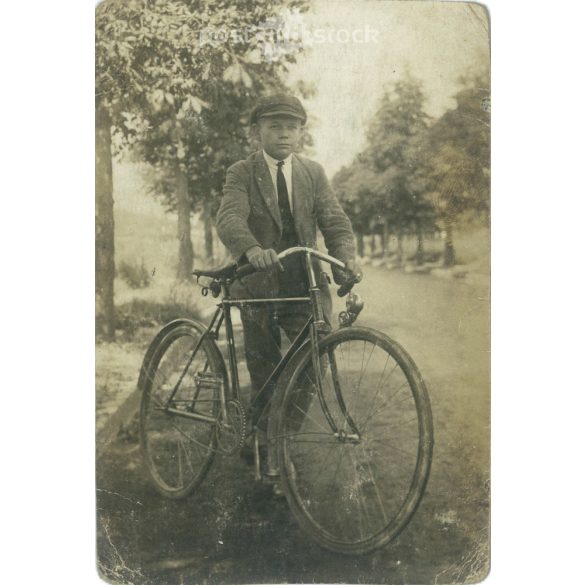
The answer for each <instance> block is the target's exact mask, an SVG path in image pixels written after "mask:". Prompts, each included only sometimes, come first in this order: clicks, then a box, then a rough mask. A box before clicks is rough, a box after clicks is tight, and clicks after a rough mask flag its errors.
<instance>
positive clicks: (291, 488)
mask: <svg viewBox="0 0 585 585" xmlns="http://www.w3.org/2000/svg"><path fill="white" fill-rule="evenodd" d="M319 362H320V371H321V383H322V387H323V399H321V398H319V397H318V393H317V386H316V376H315V371H314V369H313V358H312V352H311V351H307V352H306V353H305V355H304V357H303V359H302V360H301V361H300V363H299V365H298V366H297V368H296V370H295V372H294V374H293V375H292V378H291V380H290V383H289V385H288V387H287V389H286V392H285V395H284V398H283V402H282V407H281V409H280V412H279V420H278V430H277V438H278V458H279V466H280V473H281V478H282V484H283V488H284V492H285V495H286V497H287V499H288V502H289V505H290V507H291V510H292V512H293V514H294V516H295V518H296V519H297V521H298V522H299V523H300V525H301V527H302V528H303V529H304V530H306V531H307V532H308V533H309V534H310V535H311V536H312V537H313V538H315V539H316V540H317V541H318V542H319V543H320V544H321V545H323V546H324V547H326V548H328V549H331V550H334V551H337V552H342V553H348V554H362V553H367V552H370V551H372V550H374V549H376V548H379V547H381V546H384V545H385V544H387V543H388V542H389V541H390V540H392V539H393V538H394V537H395V536H396V535H397V534H398V533H399V532H400V531H401V530H402V529H403V528H404V526H405V525H406V524H407V523H408V521H409V520H410V518H411V517H412V515H413V514H414V512H415V510H416V508H417V506H418V504H419V502H420V499H421V497H422V495H423V493H424V489H425V485H426V482H427V479H428V475H429V471H430V466H431V458H432V445H433V436H432V417H431V408H430V403H429V398H428V394H427V391H426V388H425V385H424V382H423V379H422V377H421V375H420V373H419V371H418V369H417V367H416V365H415V364H414V362H413V361H412V359H411V358H410V357H409V356H408V354H407V353H406V352H405V351H404V349H403V348H402V347H401V346H400V345H398V344H397V343H396V342H394V341H392V340H391V339H389V338H388V337H386V336H385V335H383V334H382V333H380V332H377V331H374V330H372V329H367V328H363V327H355V328H346V329H341V330H339V331H336V332H334V333H332V334H331V335H329V336H327V337H325V338H324V339H322V340H321V341H320V342H319ZM334 429H336V432H334Z"/></svg>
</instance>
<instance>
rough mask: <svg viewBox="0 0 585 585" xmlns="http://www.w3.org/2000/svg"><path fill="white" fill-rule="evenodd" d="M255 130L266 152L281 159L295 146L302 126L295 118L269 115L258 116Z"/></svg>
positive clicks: (299, 137)
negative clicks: (264, 116) (265, 116)
mask: <svg viewBox="0 0 585 585" xmlns="http://www.w3.org/2000/svg"><path fill="white" fill-rule="evenodd" d="M257 132H258V138H259V139H260V143H261V144H262V148H263V149H264V150H265V151H266V153H267V154H269V155H270V156H271V157H273V158H276V159H278V160H282V159H284V158H286V157H287V156H288V155H289V154H290V153H291V152H293V151H294V150H295V149H296V148H297V146H298V144H299V140H300V139H301V134H302V132H303V128H302V126H301V121H300V120H299V119H297V118H292V117H290V116H270V117H267V118H260V120H259V122H258V126H257Z"/></svg>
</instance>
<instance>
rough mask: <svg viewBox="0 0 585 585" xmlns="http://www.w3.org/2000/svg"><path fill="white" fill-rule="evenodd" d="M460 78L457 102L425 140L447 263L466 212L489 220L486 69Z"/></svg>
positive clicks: (453, 259)
mask: <svg viewBox="0 0 585 585" xmlns="http://www.w3.org/2000/svg"><path fill="white" fill-rule="evenodd" d="M460 81H461V83H462V85H463V87H462V89H461V90H460V91H459V92H458V93H457V94H456V95H455V100H456V103H457V105H456V107H455V108H454V109H452V110H449V111H447V112H445V114H443V116H441V118H440V119H439V120H437V122H436V123H435V124H433V126H432V128H431V132H430V141H429V144H430V146H429V165H428V168H427V173H428V176H429V180H430V189H429V197H428V200H429V201H430V202H431V203H432V205H433V207H434V210H435V213H436V215H437V218H438V220H439V222H440V224H441V227H442V228H443V229H444V231H445V236H446V237H445V254H444V264H445V266H453V265H454V264H455V263H456V255H455V246H454V242H453V231H454V228H455V226H456V225H457V224H458V223H460V222H461V221H463V218H464V217H465V216H466V214H469V213H471V214H472V215H474V216H475V217H478V218H479V219H480V220H482V221H486V222H487V221H489V208H490V205H489V203H490V202H489V185H490V170H489V169H490V112H489V70H488V68H487V67H485V68H480V69H479V70H478V71H477V72H476V73H475V74H473V75H468V76H466V77H463V78H462V79H461V80H460Z"/></svg>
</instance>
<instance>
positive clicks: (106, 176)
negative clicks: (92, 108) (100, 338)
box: [95, 104, 116, 341]
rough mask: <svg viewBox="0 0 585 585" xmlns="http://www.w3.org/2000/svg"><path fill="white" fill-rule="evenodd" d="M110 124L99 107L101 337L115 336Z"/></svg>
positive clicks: (97, 223) (97, 216)
mask: <svg viewBox="0 0 585 585" xmlns="http://www.w3.org/2000/svg"><path fill="white" fill-rule="evenodd" d="M111 126H112V121H111V118H110V114H109V112H108V109H107V107H106V106H104V105H103V104H98V105H97V108H96V115H95V205H96V207H95V270H96V278H95V293H96V305H97V307H96V313H97V314H101V315H102V316H103V319H104V321H103V327H100V328H99V329H100V330H101V331H100V333H102V334H103V335H104V336H105V338H106V339H107V340H108V341H113V340H114V339H115V336H116V311H115V307H114V278H115V276H116V264H115V258H114V253H115V250H114V183H113V178H112V148H111V146H112V135H111Z"/></svg>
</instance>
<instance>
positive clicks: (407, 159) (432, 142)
mask: <svg viewBox="0 0 585 585" xmlns="http://www.w3.org/2000/svg"><path fill="white" fill-rule="evenodd" d="M460 83H461V90H460V91H459V92H458V93H457V94H456V95H455V96H454V98H455V102H456V107H455V108H453V109H451V110H448V111H447V112H445V113H444V114H443V115H442V116H441V117H440V118H439V119H437V120H432V119H430V118H429V116H428V115H427V114H426V113H425V110H424V105H425V96H424V93H423V91H422V85H421V83H420V82H419V81H417V80H415V79H412V78H411V77H408V76H407V77H406V78H405V79H404V80H401V81H398V82H396V83H395V84H394V86H393V87H392V88H391V89H390V90H388V89H387V90H386V91H385V92H384V93H383V95H382V96H381V99H380V102H379V107H378V109H377V111H376V113H375V115H374V117H373V119H372V120H371V122H370V125H369V127H368V130H367V135H366V136H367V141H366V145H365V147H364V148H363V149H362V151H361V152H360V153H359V154H358V155H357V156H356V158H355V159H354V161H352V163H351V164H350V165H347V166H346V167H343V168H342V169H341V170H340V171H339V172H338V173H337V174H336V176H335V177H334V179H333V182H334V185H335V187H336V189H337V191H338V193H339V195H340V198H341V199H342V202H343V205H344V207H345V209H346V211H347V213H348V214H349V215H350V217H351V219H352V222H353V225H354V228H355V229H356V231H358V232H361V233H362V234H368V233H376V232H380V231H382V232H383V233H384V234H385V233H386V231H390V232H392V233H395V234H396V235H397V236H398V239H399V241H400V239H401V237H402V235H403V234H404V233H409V232H412V233H415V234H416V235H417V238H418V240H419V253H420V254H419V256H418V260H419V261H422V238H423V235H424V233H425V232H427V231H429V230H433V229H436V228H439V229H443V230H446V232H447V241H446V250H445V263H446V264H449V265H450V264H453V263H454V262H455V255H454V248H453V242H452V233H453V227H454V226H455V225H456V224H457V223H458V222H461V221H463V220H464V219H465V218H467V217H469V215H470V213H471V214H472V215H474V216H476V217H479V218H481V219H483V220H487V219H488V218H489V166H490V162H489V157H490V144H489V136H490V134H489V132H490V125H489V71H488V70H487V68H485V69H484V70H481V69H480V70H478V71H476V72H475V73H474V74H473V75H468V76H466V77H463V78H461V80H460ZM384 237H385V236H384ZM399 248H400V244H399Z"/></svg>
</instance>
